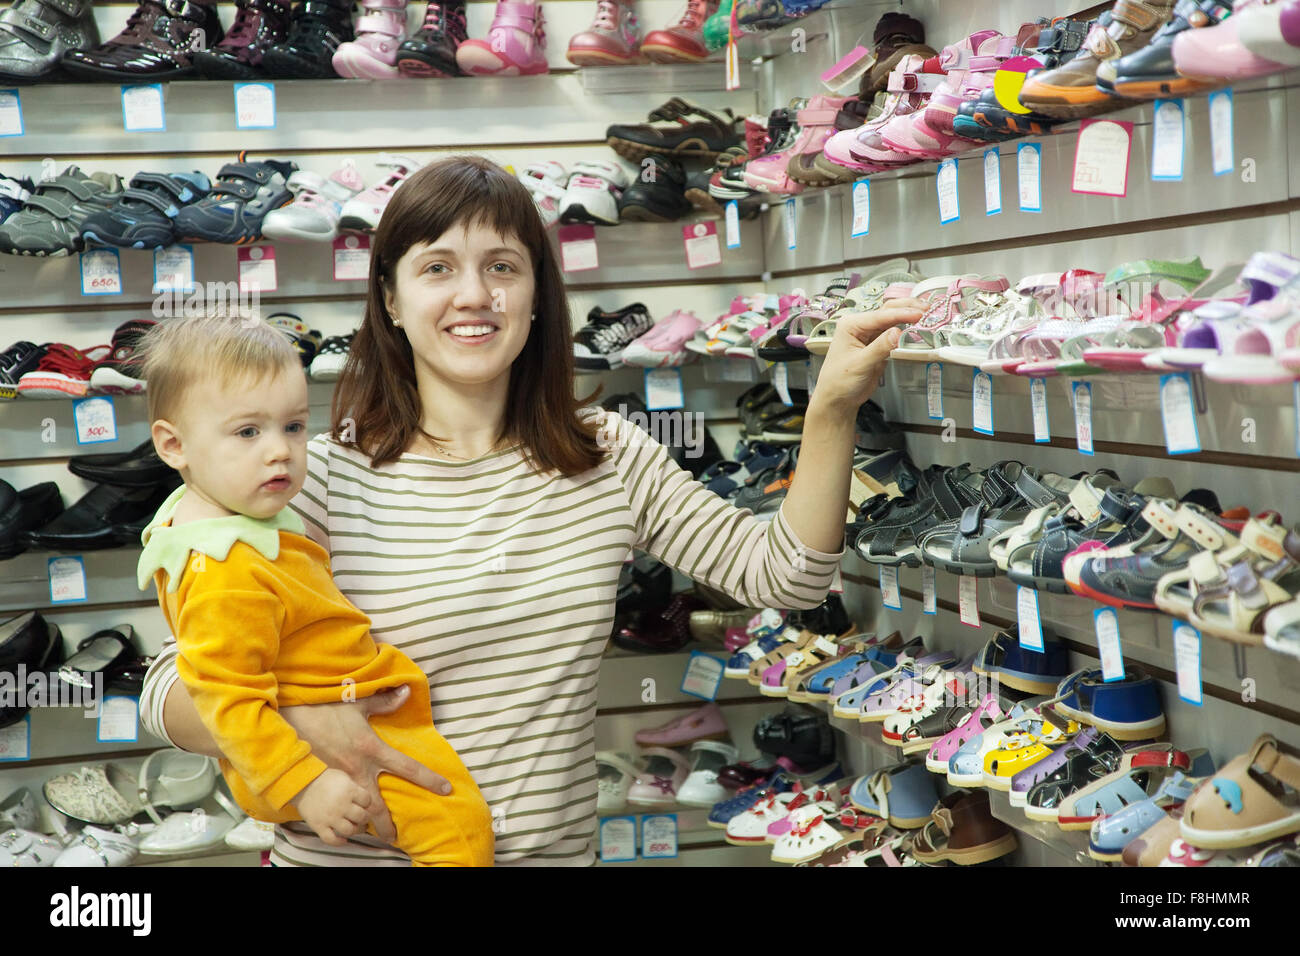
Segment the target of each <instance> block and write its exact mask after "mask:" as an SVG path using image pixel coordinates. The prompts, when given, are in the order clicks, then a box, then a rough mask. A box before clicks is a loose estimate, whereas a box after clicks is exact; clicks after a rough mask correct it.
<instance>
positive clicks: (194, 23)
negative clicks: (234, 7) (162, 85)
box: [63, 0, 224, 83]
mask: <svg viewBox="0 0 1300 956" xmlns="http://www.w3.org/2000/svg"><path fill="white" fill-rule="evenodd" d="M223 35H224V33H223V31H222V27H221V21H220V20H219V19H218V18H217V5H216V3H215V2H214V0H165V2H164V0H140V3H139V5H138V6H136V8H135V12H133V13H132V14H131V16H130V17H129V18H128V19H127V21H126V26H125V27H123V29H122V32H121V33H119V34H118V35H117V36H115V37H113V38H112V39H111V40H109V41H107V42H106V43H102V44H100V45H99V46H97V47H95V48H94V49H91V50H69V51H68V52H67V53H65V54H64V55H63V68H64V69H65V70H67V71H68V72H69V73H71V74H72V75H73V76H76V77H79V78H81V79H86V80H104V81H108V82H112V83H129V82H133V81H146V80H178V79H181V78H183V77H186V76H191V75H192V74H193V73H194V72H195V71H194V62H193V60H192V59H191V57H190V54H191V53H193V47H194V46H195V45H197V44H196V41H197V40H198V39H199V38H200V37H201V38H202V44H203V45H205V46H212V45H214V44H216V43H219V42H221V38H222V36H223Z"/></svg>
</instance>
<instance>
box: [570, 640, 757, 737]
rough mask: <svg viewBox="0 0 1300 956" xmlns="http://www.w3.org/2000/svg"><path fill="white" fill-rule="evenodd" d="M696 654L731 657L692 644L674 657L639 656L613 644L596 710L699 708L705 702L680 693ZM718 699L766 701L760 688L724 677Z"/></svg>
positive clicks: (719, 650) (603, 670) (716, 648)
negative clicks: (666, 707)
mask: <svg viewBox="0 0 1300 956" xmlns="http://www.w3.org/2000/svg"><path fill="white" fill-rule="evenodd" d="M697 651H698V652H699V653H701V654H707V655H708V656H710V657H713V658H716V659H718V660H720V661H723V662H725V661H726V659H727V658H728V657H730V656H731V655H730V654H728V653H727V652H726V651H725V650H724V649H723V648H721V647H719V646H717V645H716V644H702V643H699V642H692V643H691V644H689V645H688V646H687V647H686V649H684V650H682V651H680V652H678V653H674V654H638V653H635V652H633V651H625V650H623V649H622V648H619V647H615V646H614V645H612V644H611V645H610V647H609V650H607V651H606V652H605V657H604V658H603V659H602V660H601V663H600V689H599V694H600V696H599V698H598V699H597V701H596V707H597V708H598V709H599V710H602V711H606V710H621V709H623V708H629V707H647V706H668V705H678V706H697V707H698V706H699V705H700V704H701V703H703V700H702V699H701V698H699V697H695V696H692V695H691V694H687V693H685V692H684V691H683V690H682V689H681V687H682V680H683V678H685V676H686V668H687V665H688V664H689V663H690V660H691V657H692V656H693V654H694V652H697ZM717 699H718V700H727V701H741V700H744V701H750V702H757V701H766V698H763V697H762V696H761V695H760V694H759V692H758V688H757V687H751V686H750V685H749V683H747V682H746V681H743V680H732V679H728V678H725V677H724V678H723V679H722V683H721V684H720V685H719V687H718V697H717ZM665 719H667V718H666V717H665Z"/></svg>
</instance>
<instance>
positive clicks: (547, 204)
mask: <svg viewBox="0 0 1300 956" xmlns="http://www.w3.org/2000/svg"><path fill="white" fill-rule="evenodd" d="M518 175H519V181H520V182H521V183H523V184H524V188H525V189H527V190H528V191H529V192H530V193H532V195H533V202H534V203H536V205H537V214H538V215H540V216H541V217H542V225H544V226H545V227H546V228H547V229H550V228H551V227H552V226H554V225H555V224H556V223H557V222H559V221H560V204H561V203H562V202H564V192H565V189H564V184H565V182H566V181H567V179H568V177H569V174H568V173H566V172H565V171H564V167H563V166H561V165H560V164H559V163H557V162H554V161H548V162H544V163H533V164H532V165H531V166H525V167H524V168H523V169H522V170H520V172H519V174H518Z"/></svg>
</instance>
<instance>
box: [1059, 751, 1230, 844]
mask: <svg viewBox="0 0 1300 956" xmlns="http://www.w3.org/2000/svg"><path fill="white" fill-rule="evenodd" d="M1180 772H1181V773H1186V774H1189V775H1190V776H1193V777H1208V776H1209V775H1210V774H1212V773H1214V760H1213V759H1212V758H1211V757H1210V755H1209V753H1208V752H1207V751H1205V750H1194V751H1190V752H1184V751H1181V750H1175V749H1174V748H1173V745H1171V744H1158V745H1155V746H1151V747H1144V748H1142V749H1141V750H1137V751H1129V752H1127V753H1125V754H1124V759H1123V760H1121V761H1120V763H1119V766H1118V767H1116V768H1115V770H1114V771H1113V772H1111V773H1110V774H1108V775H1107V776H1105V777H1102V778H1101V779H1100V780H1094V781H1093V782H1091V783H1089V784H1087V785H1086V786H1083V787H1080V788H1079V789H1078V790H1076V791H1075V792H1074V793H1073V794H1071V795H1070V796H1068V797H1066V798H1065V799H1064V800H1062V801H1061V802H1060V804H1059V805H1058V809H1057V815H1056V825H1057V826H1059V827H1060V828H1061V829H1062V830H1091V829H1092V825H1093V823H1094V822H1095V821H1096V820H1098V819H1100V818H1101V817H1106V816H1110V815H1111V814H1114V813H1118V812H1119V811H1121V810H1123V809H1124V808H1125V807H1128V806H1132V805H1133V804H1135V803H1142V802H1144V801H1146V800H1149V799H1151V797H1153V796H1154V795H1155V794H1156V792H1157V791H1158V790H1159V789H1160V787H1161V786H1162V785H1163V784H1164V782H1165V781H1166V780H1168V779H1169V778H1170V777H1171V776H1172V775H1173V774H1175V773H1180Z"/></svg>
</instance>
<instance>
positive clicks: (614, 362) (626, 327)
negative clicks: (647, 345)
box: [573, 302, 654, 372]
mask: <svg viewBox="0 0 1300 956" xmlns="http://www.w3.org/2000/svg"><path fill="white" fill-rule="evenodd" d="M653 325H654V320H653V319H652V318H650V312H649V310H648V309H647V308H646V307H645V306H644V305H642V304H641V303H640V302H636V303H634V304H632V305H629V306H625V307H624V308H621V309H619V310H618V311H617V312H605V311H604V310H603V309H601V308H599V307H597V308H594V309H592V310H591V311H590V312H588V313H587V324H586V325H584V326H583V327H582V328H580V329H578V331H577V332H575V333H573V364H574V365H575V366H576V367H577V368H579V369H582V370H584V371H589V372H591V371H595V372H604V371H608V370H609V369H615V368H622V367H623V350H624V349H626V348H627V347H628V345H630V344H631V343H632V340H633V339H635V338H637V337H638V336H641V335H645V334H646V333H647V332H649V331H650V328H651V326H653Z"/></svg>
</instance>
